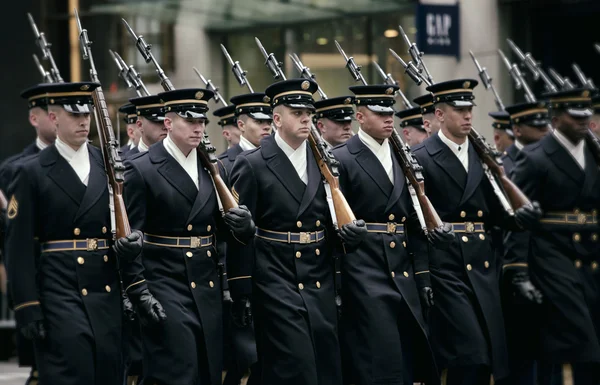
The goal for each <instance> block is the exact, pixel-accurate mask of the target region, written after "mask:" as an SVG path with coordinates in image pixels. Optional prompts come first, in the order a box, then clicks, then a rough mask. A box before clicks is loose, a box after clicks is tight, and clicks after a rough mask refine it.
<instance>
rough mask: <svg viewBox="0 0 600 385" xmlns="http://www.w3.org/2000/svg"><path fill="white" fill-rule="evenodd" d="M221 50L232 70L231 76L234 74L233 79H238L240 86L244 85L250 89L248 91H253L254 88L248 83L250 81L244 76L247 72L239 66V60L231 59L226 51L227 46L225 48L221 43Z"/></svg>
mask: <svg viewBox="0 0 600 385" xmlns="http://www.w3.org/2000/svg"><path fill="white" fill-rule="evenodd" d="M221 51H223V55H225V57H226V58H227V61H228V62H229V64H230V65H231V71H232V72H233V76H235V79H236V80H237V81H238V83H240V86H242V87H243V86H246V87H248V91H250V93H254V90H253V89H252V86H251V85H250V82H249V81H248V78H247V77H246V74H247V72H246V71H244V70H243V69H242V66H240V62H239V61H236V62H234V61H233V59H232V58H231V55H229V52H227V48H225V46H224V45H223V44H221Z"/></svg>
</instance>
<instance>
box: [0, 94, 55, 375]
mask: <svg viewBox="0 0 600 385" xmlns="http://www.w3.org/2000/svg"><path fill="white" fill-rule="evenodd" d="M40 93H43V88H40V87H32V88H29V89H28V90H27V91H25V92H23V93H21V97H23V98H26V99H28V98H31V97H35V96H39V94H40ZM29 124H31V126H33V128H34V129H35V133H36V138H35V142H33V143H31V144H29V145H28V146H27V147H25V149H23V151H21V152H20V153H18V154H16V155H13V156H11V157H9V158H8V159H6V160H5V161H4V162H2V164H1V165H0V190H1V191H2V192H3V193H4V195H5V196H6V195H7V194H8V186H9V185H10V183H11V182H12V180H13V177H14V173H15V168H16V165H17V164H18V162H21V161H22V160H24V159H26V158H28V157H29V156H32V155H37V154H38V153H39V152H40V151H41V150H43V149H44V148H46V147H48V146H49V145H51V144H52V143H54V140H55V139H56V126H55V125H54V123H52V121H51V120H50V118H49V117H48V111H47V109H46V106H45V105H43V104H42V105H41V106H40V105H39V104H38V103H35V104H33V105H32V104H29ZM0 215H3V216H5V215H6V212H3V213H1V214H0ZM2 223H5V222H2ZM2 232H4V229H2ZM2 246H3V245H2ZM0 257H1V256H0ZM0 269H5V266H4V264H3V263H2V265H1V266H0ZM6 287H7V288H8V287H10V285H8V284H7V286H6ZM6 294H7V298H9V299H10V293H6ZM9 305H10V306H12V304H10V303H9ZM16 343H17V354H18V361H19V366H31V371H30V374H29V378H28V379H27V381H26V382H25V384H27V385H29V384H34V383H35V382H34V381H37V377H38V375H37V367H36V364H35V355H34V353H33V344H32V343H31V342H30V341H27V340H26V339H25V338H23V335H22V334H21V333H20V332H19V326H17V336H16Z"/></svg>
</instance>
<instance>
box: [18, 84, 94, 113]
mask: <svg viewBox="0 0 600 385" xmlns="http://www.w3.org/2000/svg"><path fill="white" fill-rule="evenodd" d="M99 86H100V84H98V83H94V82H78V83H43V84H38V85H36V86H34V87H31V88H28V89H26V90H25V91H23V92H22V93H21V97H23V98H25V99H27V100H28V105H29V108H33V107H45V106H49V105H57V106H62V107H63V108H64V109H65V110H66V111H68V112H71V113H73V114H89V113H90V112H91V109H90V107H89V105H90V104H93V99H92V92H93V91H94V90H95V89H96V88H98V87H99Z"/></svg>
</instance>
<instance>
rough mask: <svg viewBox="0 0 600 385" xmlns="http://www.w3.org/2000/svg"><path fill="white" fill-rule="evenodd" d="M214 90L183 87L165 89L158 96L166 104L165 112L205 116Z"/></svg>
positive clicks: (183, 115)
mask: <svg viewBox="0 0 600 385" xmlns="http://www.w3.org/2000/svg"><path fill="white" fill-rule="evenodd" d="M214 95H215V94H214V92H212V91H211V90H206V89H204V88H182V89H179V90H172V91H165V92H161V93H160V94H158V97H159V98H160V100H162V102H163V103H164V104H165V114H166V113H168V112H175V113H177V115H179V116H181V117H182V118H196V119H198V118H204V119H206V115H205V114H204V113H205V112H206V111H208V101H209V100H210V99H211V98H212V97H213V96H214Z"/></svg>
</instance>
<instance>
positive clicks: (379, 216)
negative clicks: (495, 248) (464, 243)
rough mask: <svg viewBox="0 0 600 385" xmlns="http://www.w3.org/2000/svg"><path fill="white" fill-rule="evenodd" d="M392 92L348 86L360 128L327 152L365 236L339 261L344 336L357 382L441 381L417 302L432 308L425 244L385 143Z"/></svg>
mask: <svg viewBox="0 0 600 385" xmlns="http://www.w3.org/2000/svg"><path fill="white" fill-rule="evenodd" d="M397 89H398V87H397V86H389V85H371V86H355V87H350V90H351V91H352V92H353V93H354V94H355V95H356V106H357V112H356V119H357V120H358V122H359V124H360V129H359V131H358V135H355V136H354V137H353V138H351V139H350V140H348V141H347V142H346V143H344V144H342V145H340V146H338V147H335V148H334V149H333V151H332V152H333V154H334V156H335V157H336V159H337V160H338V161H339V162H340V167H339V170H340V186H341V189H342V192H343V193H344V195H345V197H346V199H347V200H348V203H349V204H350V207H352V210H353V211H354V214H355V215H356V216H358V217H360V218H364V220H365V221H366V222H367V224H366V227H367V231H368V234H367V236H366V237H365V239H364V240H363V241H362V242H361V243H360V244H357V245H355V246H354V247H349V246H348V245H347V246H346V249H345V251H346V254H345V255H344V256H343V260H342V277H343V287H342V293H343V295H342V297H343V300H342V303H343V306H344V307H343V316H342V321H341V322H342V325H343V326H342V327H341V329H342V330H343V336H342V338H347V339H350V341H347V342H346V343H347V344H348V346H352V349H351V351H350V356H351V363H350V365H351V366H352V367H354V368H355V371H356V373H357V378H356V381H354V383H356V384H364V385H366V384H380V383H386V384H413V383H414V382H418V381H427V383H428V384H434V383H438V382H439V375H438V373H437V369H436V367H435V363H434V358H433V353H432V352H431V348H430V346H429V342H428V338H427V333H426V328H427V326H426V323H425V319H424V312H423V308H422V307H421V302H420V298H422V301H423V304H422V305H423V307H425V308H429V307H430V306H432V305H433V302H432V300H433V297H432V291H431V282H430V279H429V263H428V245H427V239H426V238H425V234H424V233H423V231H422V229H421V226H420V224H419V221H418V218H417V215H416V213H415V211H414V208H413V206H412V201H411V198H410V193H409V188H408V185H407V182H406V180H405V175H404V173H403V172H402V169H401V167H400V164H399V162H398V159H397V158H396V156H394V154H393V151H394V150H393V149H392V146H391V144H390V143H389V140H388V138H389V137H390V136H391V135H392V131H393V130H394V110H393V108H392V106H393V104H394V97H393V95H394V92H395V91H396V90H397ZM418 111H419V109H418V108H417V111H413V112H417V113H418V114H419V116H420V112H418ZM409 120H410V119H409ZM448 228H449V226H447V229H448ZM431 239H432V241H433V242H440V243H442V242H444V241H445V242H446V243H447V244H449V243H450V242H452V241H453V240H454V235H453V234H452V233H444V232H443V230H442V231H441V232H438V231H435V232H432V233H431Z"/></svg>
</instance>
